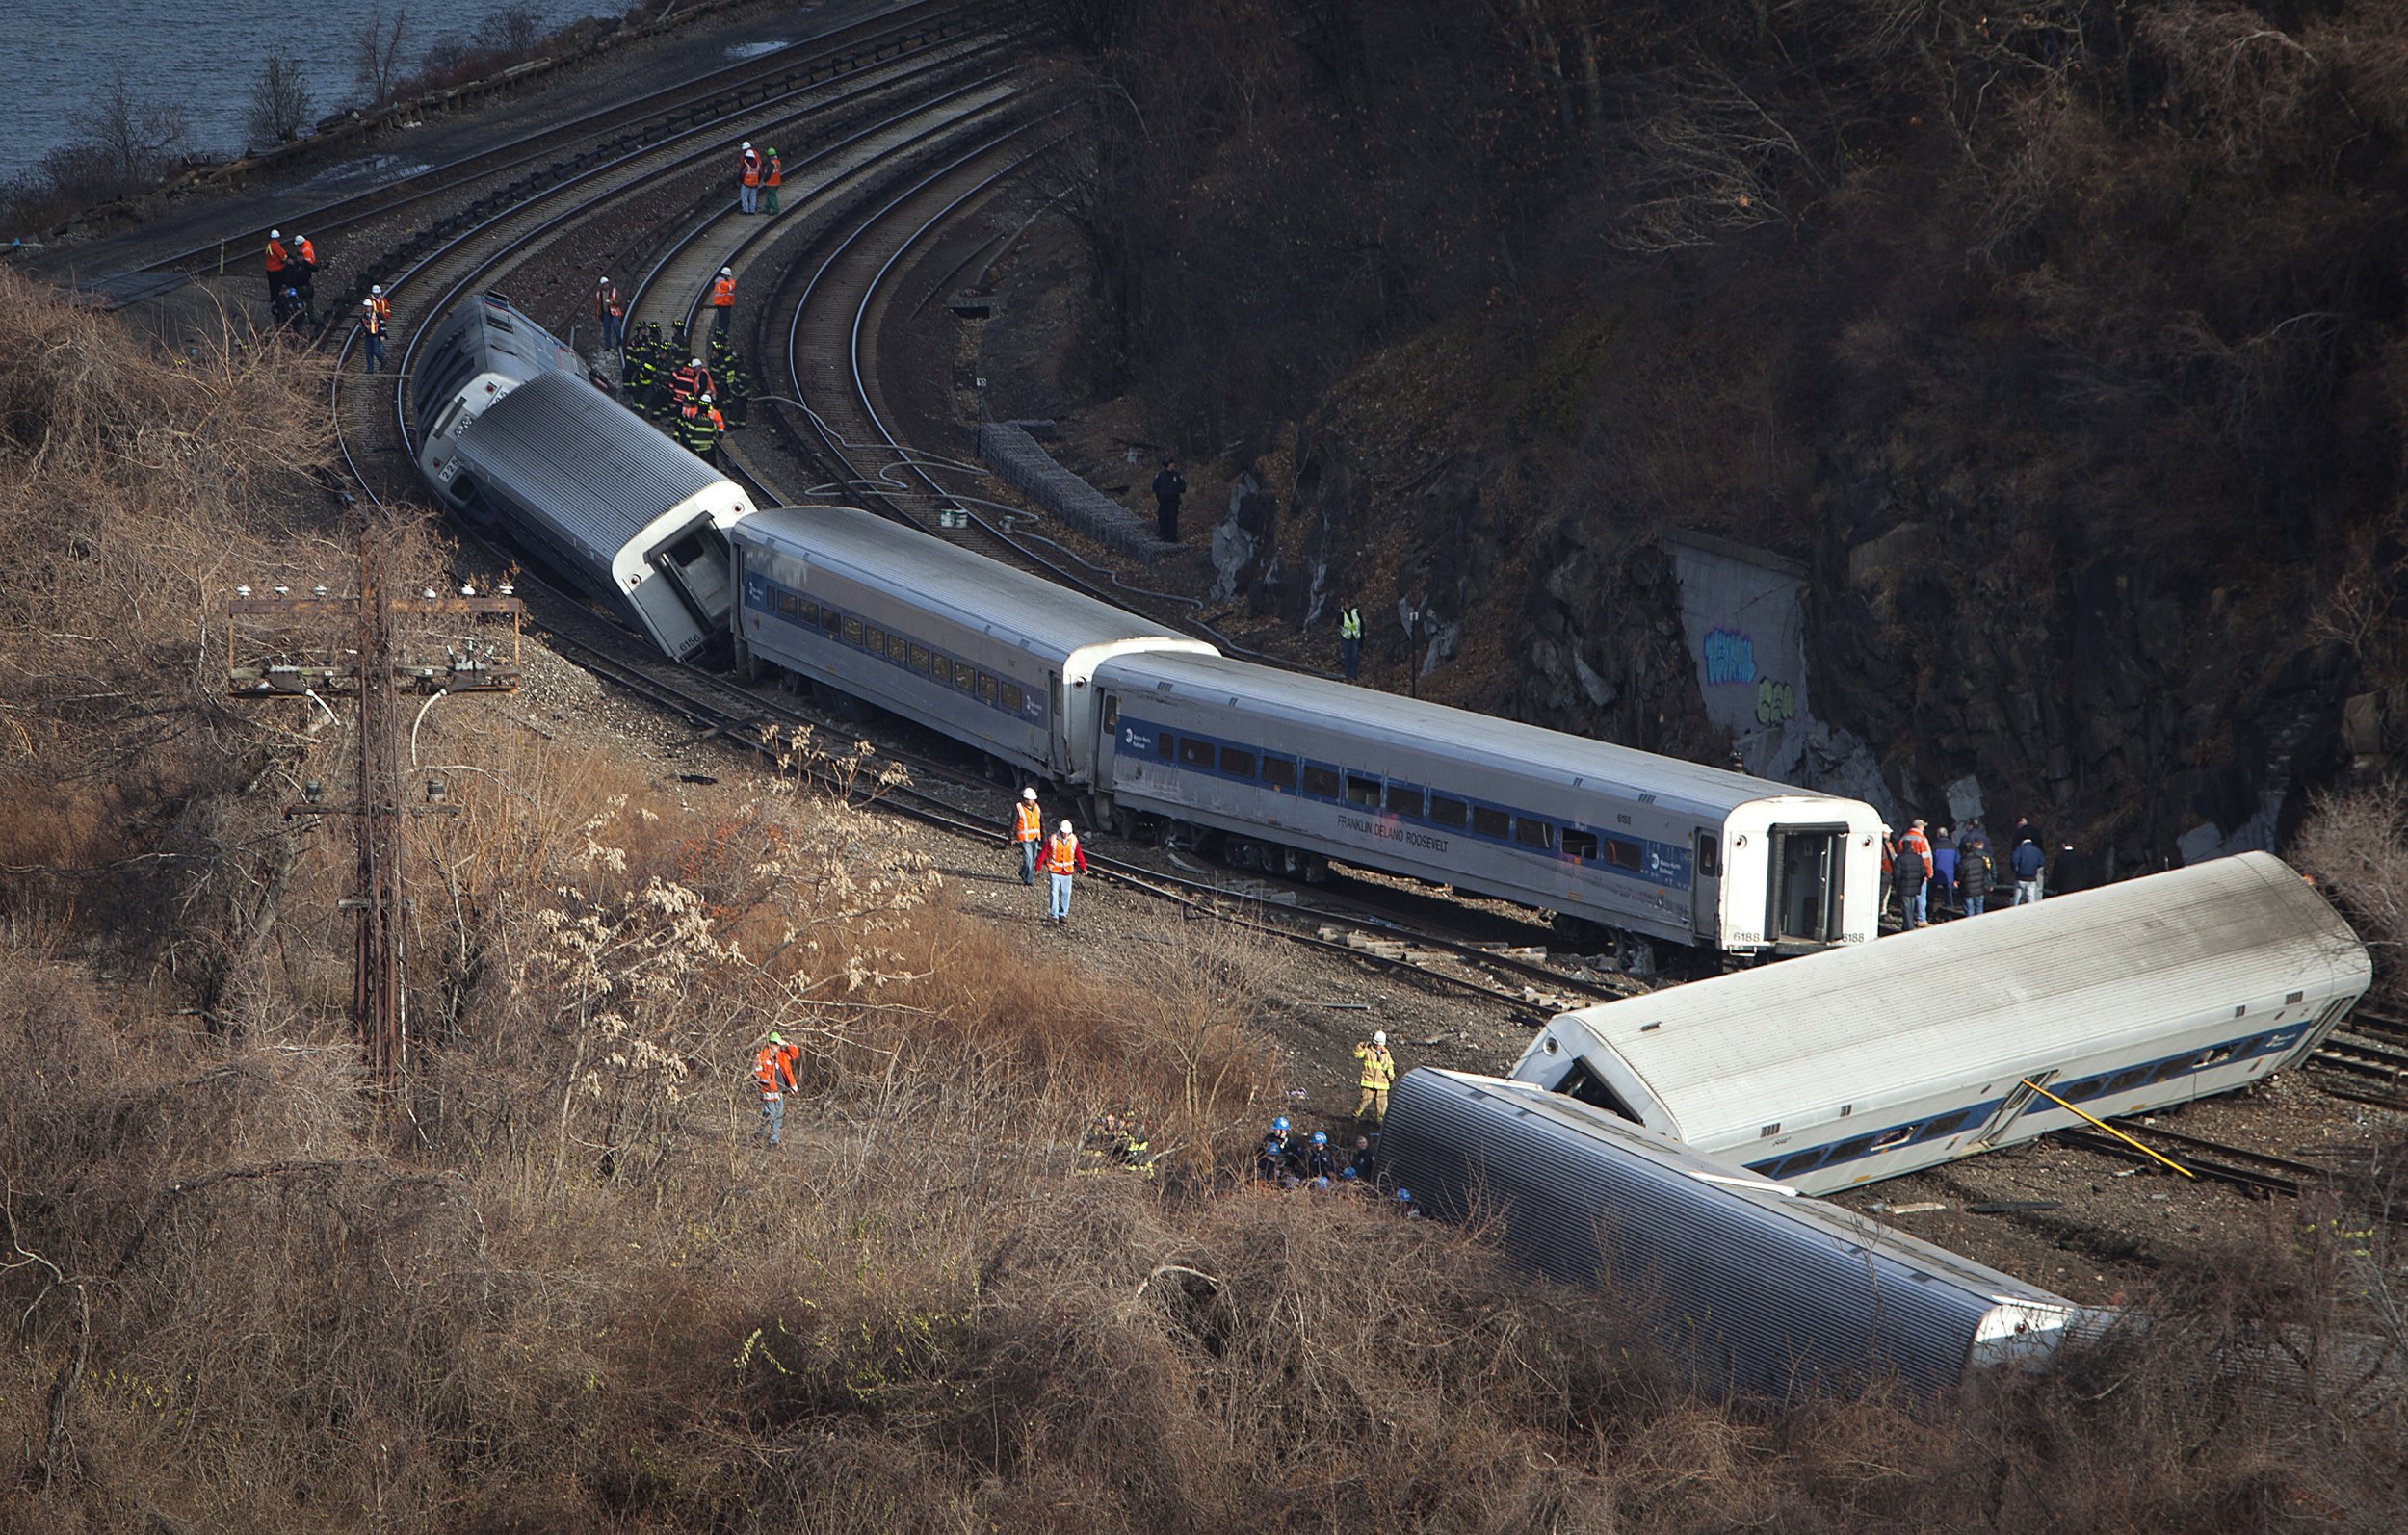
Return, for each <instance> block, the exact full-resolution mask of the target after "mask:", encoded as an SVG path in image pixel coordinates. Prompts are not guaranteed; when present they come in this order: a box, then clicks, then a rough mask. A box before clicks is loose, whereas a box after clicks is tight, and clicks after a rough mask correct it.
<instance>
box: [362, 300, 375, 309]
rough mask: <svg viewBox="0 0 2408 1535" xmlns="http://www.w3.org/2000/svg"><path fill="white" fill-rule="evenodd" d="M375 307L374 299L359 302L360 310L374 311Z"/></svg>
mask: <svg viewBox="0 0 2408 1535" xmlns="http://www.w3.org/2000/svg"><path fill="white" fill-rule="evenodd" d="M376 306H377V301H376V300H375V299H360V300H359V307H361V308H362V309H374V308H375V307H376Z"/></svg>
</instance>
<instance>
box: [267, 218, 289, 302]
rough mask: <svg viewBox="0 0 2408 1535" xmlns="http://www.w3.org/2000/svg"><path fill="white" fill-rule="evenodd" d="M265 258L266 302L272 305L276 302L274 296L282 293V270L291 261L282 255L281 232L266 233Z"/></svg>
mask: <svg viewBox="0 0 2408 1535" xmlns="http://www.w3.org/2000/svg"><path fill="white" fill-rule="evenodd" d="M267 258H268V301H269V302H270V303H274V302H275V300H276V296H277V295H278V294H281V293H282V292H283V291H284V269H285V267H286V266H287V265H289V264H290V263H291V261H292V257H290V256H288V255H286V254H285V253H284V231H283V230H281V229H271V230H269V231H268V250H267Z"/></svg>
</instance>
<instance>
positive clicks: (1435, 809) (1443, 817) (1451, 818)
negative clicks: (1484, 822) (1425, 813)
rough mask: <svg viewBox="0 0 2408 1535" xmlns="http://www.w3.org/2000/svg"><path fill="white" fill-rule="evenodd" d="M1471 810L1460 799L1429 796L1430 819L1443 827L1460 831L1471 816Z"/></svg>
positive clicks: (1441, 795) (1440, 795)
mask: <svg viewBox="0 0 2408 1535" xmlns="http://www.w3.org/2000/svg"><path fill="white" fill-rule="evenodd" d="M1471 810H1472V807H1471V806H1469V805H1467V804H1465V803H1464V802H1463V801H1462V800H1460V799H1449V798H1448V797H1447V796H1446V795H1444V794H1432V795H1430V796H1429V819H1430V820H1434V821H1436V822H1438V824H1440V825H1441V826H1453V827H1455V828H1456V829H1457V830H1460V829H1461V828H1462V826H1463V823H1464V820H1466V819H1467V818H1468V817H1469V816H1470V815H1471Z"/></svg>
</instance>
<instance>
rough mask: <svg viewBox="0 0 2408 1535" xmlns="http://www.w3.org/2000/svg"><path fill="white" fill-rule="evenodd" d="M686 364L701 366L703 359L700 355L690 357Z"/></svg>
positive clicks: (688, 365) (693, 366) (694, 366)
mask: <svg viewBox="0 0 2408 1535" xmlns="http://www.w3.org/2000/svg"><path fill="white" fill-rule="evenodd" d="M686 366H687V367H689V368H699V367H701V366H702V359H701V358H700V357H689V358H687V359H686Z"/></svg>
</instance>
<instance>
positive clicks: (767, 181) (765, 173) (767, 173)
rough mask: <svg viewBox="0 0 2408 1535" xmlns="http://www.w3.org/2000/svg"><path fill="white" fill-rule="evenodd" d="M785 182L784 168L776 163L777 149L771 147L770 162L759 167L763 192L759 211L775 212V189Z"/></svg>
mask: <svg viewBox="0 0 2408 1535" xmlns="http://www.w3.org/2000/svg"><path fill="white" fill-rule="evenodd" d="M785 184H786V168H785V167H784V166H781V165H779V164H778V163H777V151H776V150H774V149H772V150H771V151H770V163H769V164H768V165H767V166H764V167H763V168H762V169H761V191H762V194H763V201H762V203H761V211H762V212H763V213H775V212H776V211H777V189H778V188H780V187H782V186H784V185H785Z"/></svg>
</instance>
